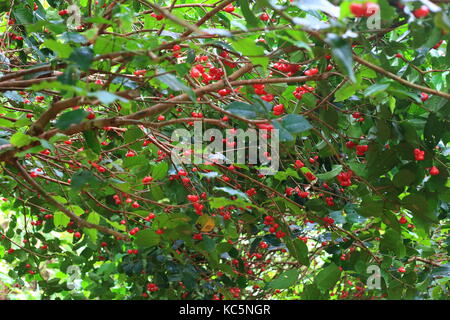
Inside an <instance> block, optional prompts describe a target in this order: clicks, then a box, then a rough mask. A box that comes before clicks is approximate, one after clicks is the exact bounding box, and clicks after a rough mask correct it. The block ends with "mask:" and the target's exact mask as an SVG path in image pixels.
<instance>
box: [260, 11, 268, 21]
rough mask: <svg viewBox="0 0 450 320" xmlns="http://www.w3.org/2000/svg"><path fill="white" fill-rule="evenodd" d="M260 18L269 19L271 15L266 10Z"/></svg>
mask: <svg viewBox="0 0 450 320" xmlns="http://www.w3.org/2000/svg"><path fill="white" fill-rule="evenodd" d="M259 19H261V20H262V21H267V20H269V19H270V17H269V15H268V14H267V13H265V12H264V13H262V14H261V15H260V16H259Z"/></svg>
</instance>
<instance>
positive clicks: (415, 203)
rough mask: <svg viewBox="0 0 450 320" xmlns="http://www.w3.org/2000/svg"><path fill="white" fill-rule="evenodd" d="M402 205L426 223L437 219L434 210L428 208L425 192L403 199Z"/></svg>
mask: <svg viewBox="0 0 450 320" xmlns="http://www.w3.org/2000/svg"><path fill="white" fill-rule="evenodd" d="M402 205H403V206H404V207H405V208H406V209H408V210H410V211H411V212H412V213H413V215H414V217H416V218H418V219H420V220H422V221H423V222H424V223H433V222H436V221H437V219H436V217H435V216H434V215H433V212H432V211H430V210H429V208H428V200H427V198H426V197H425V196H424V195H423V194H419V193H414V194H410V195H408V196H406V197H404V198H403V199H402Z"/></svg>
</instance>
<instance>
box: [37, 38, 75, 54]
mask: <svg viewBox="0 0 450 320" xmlns="http://www.w3.org/2000/svg"><path fill="white" fill-rule="evenodd" d="M42 46H43V47H46V48H49V49H50V50H52V51H53V52H55V53H56V54H57V56H58V57H59V58H61V59H65V58H68V57H69V56H70V55H71V53H72V51H73V49H72V48H71V47H70V46H69V45H67V44H64V43H61V42H58V41H56V40H53V39H47V40H45V41H44V43H43V44H42Z"/></svg>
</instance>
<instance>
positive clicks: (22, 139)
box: [10, 132, 35, 148]
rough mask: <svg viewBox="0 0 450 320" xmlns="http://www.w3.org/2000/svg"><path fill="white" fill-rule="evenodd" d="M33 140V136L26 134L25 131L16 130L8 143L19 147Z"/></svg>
mask: <svg viewBox="0 0 450 320" xmlns="http://www.w3.org/2000/svg"><path fill="white" fill-rule="evenodd" d="M33 140H35V138H33V137H31V136H28V135H26V134H25V133H22V132H16V133H14V134H13V135H12V137H11V139H10V143H11V144H12V145H13V146H15V147H17V148H20V147H23V146H26V145H27V144H30V143H31V142H32V141H33Z"/></svg>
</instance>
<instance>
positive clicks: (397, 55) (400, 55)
mask: <svg viewBox="0 0 450 320" xmlns="http://www.w3.org/2000/svg"><path fill="white" fill-rule="evenodd" d="M395 57H396V58H399V59H402V58H403V55H402V54H401V53H396V54H395Z"/></svg>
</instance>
